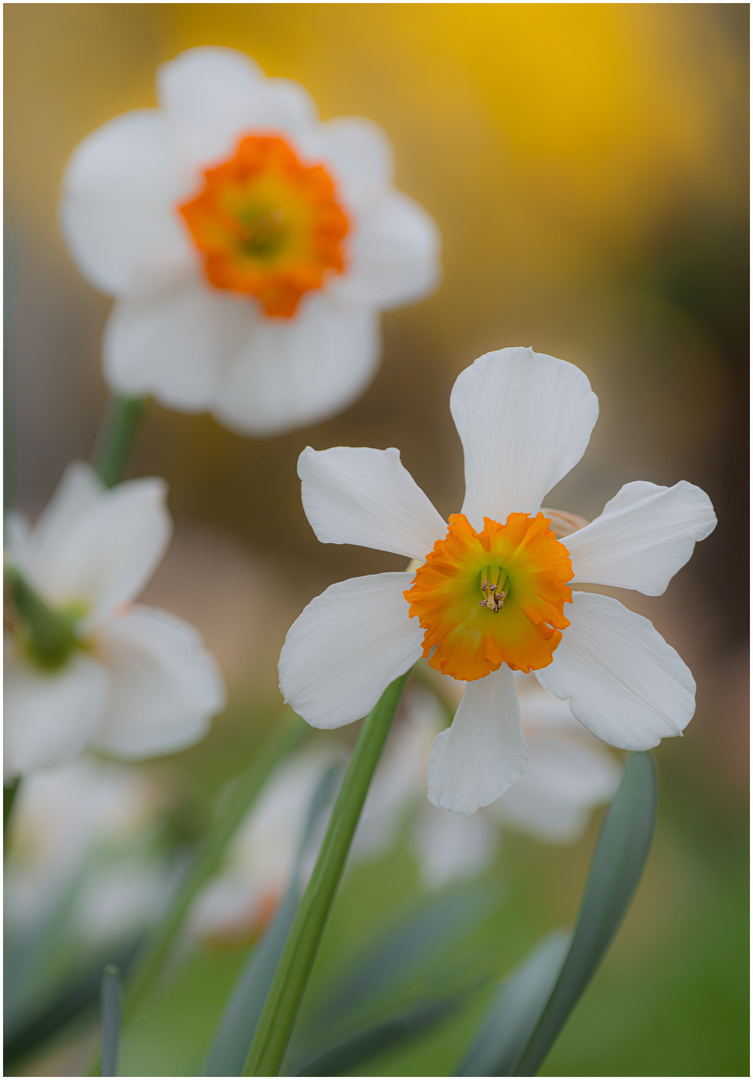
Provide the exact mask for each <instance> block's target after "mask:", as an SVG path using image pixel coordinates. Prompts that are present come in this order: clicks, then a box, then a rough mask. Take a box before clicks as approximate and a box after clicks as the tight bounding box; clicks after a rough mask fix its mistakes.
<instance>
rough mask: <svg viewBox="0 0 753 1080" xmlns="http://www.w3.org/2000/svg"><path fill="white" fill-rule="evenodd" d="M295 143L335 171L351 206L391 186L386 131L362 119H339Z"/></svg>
mask: <svg viewBox="0 0 753 1080" xmlns="http://www.w3.org/2000/svg"><path fill="white" fill-rule="evenodd" d="M296 143H297V145H298V146H299V148H300V150H301V151H302V153H304V154H305V156H306V158H307V159H308V160H310V161H320V160H324V161H326V163H327V165H328V166H331V167H332V170H333V172H334V175H335V177H336V179H337V184H338V189H339V192H340V193H341V194H342V195H343V196H344V198H345V201H346V203H347V204H348V205H349V206H355V208H358V206H360V204H361V200H362V199H364V198H365V197H366V198H367V197H369V196H371V195H373V194H374V192H379V191H381V190H382V189H383V188H385V187H387V186H388V185H390V184H391V183H392V179H393V172H394V159H393V153H392V145H391V143H390V140H389V138H388V137H387V133H386V132H385V130H384V128H382V127H380V125H379V124H376V123H374V121H373V120H367V119H365V118H364V117H361V116H338V117H335V118H334V119H333V120H325V121H324V123H322V124H318V125H317V126H316V127H312V128H309V129H308V130H307V131H305V132H298V133H297V134H296Z"/></svg>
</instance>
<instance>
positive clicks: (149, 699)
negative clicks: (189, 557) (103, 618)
mask: <svg viewBox="0 0 753 1080" xmlns="http://www.w3.org/2000/svg"><path fill="white" fill-rule="evenodd" d="M97 653H98V655H99V656H100V657H101V658H102V660H103V662H104V663H105V664H107V667H108V669H109V671H110V675H111V694H110V699H109V701H108V705H107V711H106V714H105V716H104V719H103V721H102V724H101V726H100V728H99V730H98V731H97V733H96V736H95V738H94V740H93V742H94V744H95V745H96V746H98V747H100V748H101V749H103V750H108V751H110V752H111V753H114V754H117V755H119V756H121V757H125V758H129V759H138V758H144V757H152V756H154V755H156V754H169V753H172V752H173V751H175V750H182V749H183V748H184V747H186V746H192V745H193V744H194V743H196V742H198V741H199V740H200V739H202V738H203V737H204V735H205V734H206V732H207V730H208V728H209V721H210V720H211V718H212V717H213V716H215V715H216V714H217V713H218V712H221V710H222V709H223V708H224V705H225V690H224V686H223V682H222V676H221V675H220V672H219V669H218V667H217V663H216V661H215V660H214V658H213V657H212V656H211V655H210V654H209V653H208V652H207V651H206V650H205V649H204V648H203V646H202V643H201V637H200V635H199V634H198V633H197V631H196V630H195V629H194V628H193V627H192V626H190V625H189V624H188V623H186V622H184V621H183V620H182V619H178V618H176V617H175V616H174V615H170V614H168V613H167V612H166V611H159V610H157V609H156V608H150V607H145V606H143V605H135V606H134V607H133V608H131V610H130V611H129V612H128V613H127V614H126V615H123V616H122V618H119V619H116V620H113V621H112V622H110V623H107V624H106V625H105V626H103V627H102V628H101V629H100V631H99V633H98V635H97Z"/></svg>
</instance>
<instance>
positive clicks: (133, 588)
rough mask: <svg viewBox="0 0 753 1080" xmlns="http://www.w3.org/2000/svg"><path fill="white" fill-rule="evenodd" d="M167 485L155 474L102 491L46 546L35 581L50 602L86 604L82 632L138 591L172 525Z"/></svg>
mask: <svg viewBox="0 0 753 1080" xmlns="http://www.w3.org/2000/svg"><path fill="white" fill-rule="evenodd" d="M166 491H167V488H166V485H165V482H164V480H160V479H157V478H156V477H152V478H148V479H142V480H127V481H125V482H124V483H122V484H118V485H117V486H116V487H114V488H111V489H110V490H109V491H104V492H103V493H102V494H101V495H100V497H99V499H98V500H97V502H96V503H95V504H94V505H93V506H91V507H90V509H89V510H88V511H86V512H85V513H84V514H82V515H81V516H80V517H79V518H78V520H77V521H75V522H71V523H70V527H69V528H68V529H67V531H66V533H65V534H64V535H63V534H60V536H59V542H58V545H57V546H56V547H55V549H54V550H50V551H49V552H47V557H46V559H45V564H44V566H43V567H40V568H39V573H38V574H37V576H36V581H37V582H38V583H39V584H40V587H41V588H43V591H44V594H45V598H46V599H48V600H49V601H50V602H51V603H55V604H65V603H72V604H75V605H80V604H83V605H85V606H86V608H87V610H88V615H87V617H86V618H85V619H84V620H83V621H82V628H83V630H84V632H87V631H88V630H89V629H91V627H93V626H95V625H96V624H97V623H98V622H99V621H100V620H101V619H102V618H103V617H105V616H106V615H107V613H108V612H110V611H112V609H113V608H116V607H117V606H118V605H120V604H122V603H125V602H127V601H130V600H132V599H133V598H134V596H136V595H138V593H139V592H140V591H141V590H142V588H143V587H144V585H145V584H146V582H147V581H148V580H149V578H150V577H151V575H152V573H153V572H154V569H155V567H156V566H157V564H158V562H159V561H160V559H161V558H162V556H163V554H164V552H165V549H166V547H167V545H168V543H169V540H170V533H171V530H172V525H171V521H170V515H169V514H168V512H167V509H166V507H165V495H166Z"/></svg>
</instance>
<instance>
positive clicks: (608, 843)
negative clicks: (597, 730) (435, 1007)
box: [513, 752, 659, 1076]
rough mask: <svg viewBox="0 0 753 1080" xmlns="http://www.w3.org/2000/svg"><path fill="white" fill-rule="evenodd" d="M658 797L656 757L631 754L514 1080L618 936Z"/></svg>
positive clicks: (533, 1068) (546, 1047) (526, 1072)
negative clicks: (575, 916)
mask: <svg viewBox="0 0 753 1080" xmlns="http://www.w3.org/2000/svg"><path fill="white" fill-rule="evenodd" d="M658 795H659V789H658V778H657V772H656V763H655V762H654V759H653V757H652V755H651V753H650V752H645V753H633V754H631V755H630V757H629V758H628V760H627V762H626V764H625V768H624V770H623V774H622V780H621V782H620V786H619V789H618V791H617V794H616V795H615V798H614V800H613V802H612V804H611V806H610V807H609V809H608V810H607V813H606V814H605V816H604V822H603V824H602V827H601V832H600V833H599V839H598V841H597V844H596V850H595V852H594V856H593V859H592V861H591V868H590V871H589V875H588V881H587V882H586V889H585V892H584V894H583V900H582V902H581V908H580V912H579V914H578V920H577V923H576V925H575V930H574V932H573V937H572V943H571V945H570V949H569V951H568V954H567V956H566V957H565V962H564V964H563V965H562V970H561V972H560V975H559V978H558V979H557V982H556V984H555V986H554V990H553V991H552V995H551V997H550V998H549V1001H548V1002H547V1004H546V1006H545V1008H544V1010H543V1012H542V1014H541V1016H540V1018H539V1021H538V1023H537V1024H536V1027H535V1029H534V1031H533V1034H532V1035H531V1038H530V1040H529V1041H528V1044H527V1046H526V1048H525V1050H524V1051H523V1053H522V1055H521V1057H520V1060H519V1061H518V1063H517V1065H516V1066H515V1070H514V1072H513V1075H514V1076H535V1075H536V1073H537V1072H538V1070H539V1068H540V1067H541V1065H542V1063H543V1061H544V1059H545V1058H546V1056H547V1054H548V1053H549V1051H550V1049H551V1048H552V1046H553V1044H554V1042H555V1040H556V1038H557V1036H558V1035H559V1033H560V1031H561V1030H562V1028H563V1027H564V1025H565V1023H566V1021H567V1019H568V1017H569V1015H570V1013H571V1012H572V1010H573V1009H574V1008H575V1005H576V1004H577V1002H578V999H579V998H580V996H581V994H582V993H583V991H584V990H585V988H586V986H587V985H588V983H589V982H590V980H591V978H592V976H593V975H594V973H595V972H596V970H597V968H598V966H599V964H600V963H601V961H602V959H603V957H604V954H605V953H606V951H607V949H608V948H609V946H610V944H611V942H612V940H613V938H614V936H615V934H616V933H617V930H618V929H619V926H620V924H621V922H622V920H623V918H624V917H625V914H626V913H627V910H628V907H629V906H630V902H631V900H632V898H633V896H634V894H635V891H636V889H637V888H638V883H639V881H640V879H641V876H642V874H643V870H644V867H645V865H646V860H647V859H648V853H649V851H650V849H651V841H652V839H653V835H654V827H655V824H656V811H657V805H658Z"/></svg>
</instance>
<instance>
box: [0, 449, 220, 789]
mask: <svg viewBox="0 0 753 1080" xmlns="http://www.w3.org/2000/svg"><path fill="white" fill-rule="evenodd" d="M165 494H166V487H165V484H164V482H163V481H162V480H159V479H154V478H153V479H141V480H129V481H126V482H125V483H122V484H118V485H117V486H116V487H114V488H111V489H109V490H108V489H106V488H105V487H104V486H103V485H102V483H101V482H100V480H99V479H98V477H97V476H96V474H95V472H94V470H93V469H92V468H91V467H90V466H89V465H85V464H83V463H80V462H76V463H73V464H72V465H69V466H68V468H67V469H66V471H65V473H64V474H63V478H62V480H61V482H60V484H59V485H58V488H57V490H56V492H55V494H54V495H53V497H52V500H51V502H50V504H49V505H48V506H47V508H46V509H45V510H44V511H43V513H42V514H41V515H40V517H39V520H38V521H37V523H36V525H35V526H34V527H33V528H32V527H31V526H30V524H29V523H28V521H27V520H26V519H25V518H24V517H23V516H22V515H20V514H15V513H14V514H11V515H9V519H8V544H7V548H6V552H5V559H6V582H9V583H10V584H9V592H10V598H9V602H8V603H7V604H6V626H5V632H4V652H5V763H4V771H5V779H6V782H7V781H8V780H12V779H13V778H14V777H16V776H19V775H24V774H26V773H29V772H33V771H34V770H36V769H40V768H47V767H50V766H54V765H59V764H63V763H64V762H66V761H69V760H71V759H72V758H74V757H76V756H77V755H78V754H79V753H80V752H81V751H82V750H83V749H84V747H87V746H89V747H92V748H96V749H101V750H104V751H107V752H109V753H112V754H114V755H116V756H118V757H122V758H127V759H138V758H146V757H152V756H154V755H157V754H167V753H171V752H173V751H175V750H180V749H182V748H183V747H186V746H190V745H191V744H192V743H195V742H197V741H198V740H199V739H201V738H203V736H204V735H205V734H206V731H207V729H208V726H209V721H210V719H211V717H212V716H214V715H215V714H216V713H218V712H220V711H221V709H222V708H223V707H224V702H225V691H224V686H223V682H222V678H221V675H220V673H219V670H218V668H217V665H216V663H215V661H214V659H213V658H212V657H211V656H210V655H209V654H208V653H207V652H206V651H205V650H204V648H203V647H202V644H201V638H200V636H199V634H198V632H197V631H196V630H194V628H193V627H191V626H189V624H188V623H186V622H184V621H183V620H182V619H177V618H176V617H175V616H173V615H170V614H168V613H167V612H165V611H160V610H158V609H156V608H151V607H146V606H144V605H140V604H131V600H132V599H133V598H134V597H135V596H137V595H138V594H139V592H140V591H141V589H142V587H143V586H144V585H145V584H146V582H147V580H148V579H149V577H150V576H151V574H152V573H153V571H154V569H155V567H156V565H157V563H158V562H159V561H160V559H161V558H162V555H163V553H164V551H165V548H166V547H167V544H168V542H169V538H170V532H171V528H172V526H171V521H170V517H169V514H168V512H167V509H166V507H165ZM19 575H20V577H19Z"/></svg>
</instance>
